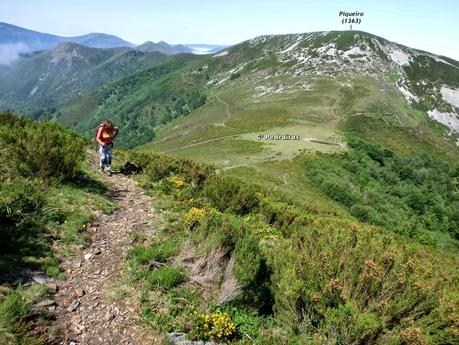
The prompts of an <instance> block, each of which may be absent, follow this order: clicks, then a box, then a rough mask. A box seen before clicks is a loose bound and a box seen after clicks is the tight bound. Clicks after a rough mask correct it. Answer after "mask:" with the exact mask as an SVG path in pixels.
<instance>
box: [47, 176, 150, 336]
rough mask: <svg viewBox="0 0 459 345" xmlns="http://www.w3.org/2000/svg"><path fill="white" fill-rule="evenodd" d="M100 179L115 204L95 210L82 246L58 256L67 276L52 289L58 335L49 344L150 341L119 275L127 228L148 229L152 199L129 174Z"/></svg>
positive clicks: (127, 245) (129, 243)
mask: <svg viewBox="0 0 459 345" xmlns="http://www.w3.org/2000/svg"><path fill="white" fill-rule="evenodd" d="M104 179H105V180H106V183H107V186H108V189H109V191H108V193H109V196H110V198H111V200H112V201H113V202H114V203H116V205H117V209H116V210H115V211H114V212H113V213H112V214H108V215H107V214H99V215H98V219H97V223H94V224H92V225H91V226H90V227H89V228H88V231H90V232H91V240H90V243H89V244H88V246H87V247H83V248H81V249H80V250H79V252H78V253H76V255H75V256H73V257H71V258H70V259H68V261H65V262H63V265H62V268H63V269H64V270H65V272H66V276H67V279H66V280H65V281H64V282H62V283H61V284H59V286H58V288H59V289H58V291H57V293H56V295H55V303H56V304H57V307H56V310H55V316H56V325H57V330H58V335H59V340H58V341H56V342H55V343H54V344H65V345H68V344H72V345H77V344H78V345H80V344H81V345H83V344H88V345H89V344H91V345H98V344H131V345H137V344H153V343H154V340H153V339H150V338H149V336H148V335H147V334H146V332H145V331H144V330H143V329H142V327H141V325H140V320H139V316H138V314H139V310H138V309H139V307H138V305H136V303H137V302H136V301H137V300H138V299H137V298H135V297H134V296H132V295H135V294H136V291H135V289H133V288H132V287H129V286H128V285H126V284H123V283H122V279H120V272H121V270H122V267H123V263H124V262H125V258H126V255H127V252H128V249H129V248H130V247H131V246H132V236H131V234H132V233H133V232H136V233H143V234H148V233H151V232H152V231H153V219H154V214H153V213H152V211H151V210H152V202H151V199H150V198H149V197H148V196H146V195H145V194H144V193H143V191H142V190H141V189H140V188H139V187H137V186H136V184H135V182H134V181H133V180H132V179H131V178H129V177H126V176H123V175H119V174H115V175H113V176H111V177H108V176H107V177H106V178H105V177H104ZM120 295H121V297H120Z"/></svg>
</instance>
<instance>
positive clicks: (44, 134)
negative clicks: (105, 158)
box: [0, 113, 85, 180]
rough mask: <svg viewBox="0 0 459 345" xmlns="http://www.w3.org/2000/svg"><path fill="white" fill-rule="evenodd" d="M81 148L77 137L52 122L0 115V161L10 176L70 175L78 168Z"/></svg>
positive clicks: (82, 145)
mask: <svg viewBox="0 0 459 345" xmlns="http://www.w3.org/2000/svg"><path fill="white" fill-rule="evenodd" d="M84 148H85V141H84V140H83V139H82V138H81V137H80V136H78V135H77V134H76V133H75V132H73V131H72V130H69V129H65V128H62V127H61V126H59V125H58V124H56V123H51V122H34V121H31V120H25V119H18V118H15V117H14V116H13V115H12V114H10V113H2V114H0V162H2V164H4V165H5V164H7V167H8V175H9V176H10V177H14V176H17V175H18V174H19V175H21V176H23V177H39V178H44V179H51V178H53V179H57V180H62V179H68V178H71V177H73V176H75V174H76V172H77V171H78V170H79V167H80V164H81V162H82V160H83V158H84V155H85V151H84ZM4 169H5V166H4V167H3V169H2V170H4ZM3 173H5V171H3Z"/></svg>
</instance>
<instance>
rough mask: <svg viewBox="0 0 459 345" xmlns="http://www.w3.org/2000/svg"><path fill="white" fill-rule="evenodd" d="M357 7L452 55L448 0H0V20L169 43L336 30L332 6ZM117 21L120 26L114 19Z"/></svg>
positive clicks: (369, 24) (402, 39)
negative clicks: (66, 0)
mask: <svg viewBox="0 0 459 345" xmlns="http://www.w3.org/2000/svg"><path fill="white" fill-rule="evenodd" d="M341 10H343V11H362V12H364V16H363V18H362V24H361V25H354V27H353V29H355V30H361V31H366V32H369V33H372V34H375V35H378V36H381V37H383V38H386V39H388V40H390V41H394V42H397V43H400V44H403V45H406V46H409V47H412V48H416V49H421V50H425V51H429V52H431V53H434V54H438V55H444V56H447V57H450V58H453V59H456V60H459V47H457V45H455V44H453V42H452V39H453V37H457V36H458V35H459V26H458V25H457V24H456V21H457V20H456V18H455V16H456V15H455V14H456V13H459V3H458V2H455V1H452V0H440V1H423V2H416V1H405V2H403V3H400V2H398V1H395V0H388V1H385V2H384V3H381V2H379V1H373V2H370V1H362V0H358V1H349V0H345V1H338V0H332V1H327V2H324V1H317V0H314V1H308V2H306V1H298V0H290V1H282V2H281V1H272V0H268V1H263V2H261V1H252V2H250V3H244V2H242V1H241V0H235V1H233V2H231V3H215V2H211V1H209V0H203V1H179V0H173V1H162V0H161V1H154V2H152V1H146V0H133V1H130V2H129V3H127V2H124V1H107V0H102V1H98V2H97V3H94V2H90V1H88V0H83V1H79V2H78V3H62V2H58V1H56V0H43V1H37V0H32V1H24V0H16V1H8V0H7V1H4V2H2V3H0V21H2V22H6V23H9V24H13V25H17V26H20V27H24V28H26V29H30V30H34V31H39V32H44V33H50V34H55V35H60V36H81V35H84V34H88V33H92V32H98V33H105V34H110V35H115V36H118V37H120V38H122V39H124V40H126V41H129V42H132V43H134V44H142V43H144V42H146V41H153V42H158V41H166V42H168V43H171V44H180V43H181V44H212V45H233V44H237V43H239V42H242V41H244V40H247V39H250V38H253V37H256V36H260V35H273V34H293V33H304V32H312V31H335V30H337V31H343V30H346V29H348V28H349V25H343V24H342V23H341V19H340V18H339V17H338V13H339V11H341ZM120 23H122V25H119V24H120Z"/></svg>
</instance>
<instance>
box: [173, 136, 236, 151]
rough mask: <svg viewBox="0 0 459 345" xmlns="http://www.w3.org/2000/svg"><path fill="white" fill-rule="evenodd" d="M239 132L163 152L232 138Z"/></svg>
mask: <svg viewBox="0 0 459 345" xmlns="http://www.w3.org/2000/svg"><path fill="white" fill-rule="evenodd" d="M241 134H243V133H241ZM241 134H230V135H225V136H223V137H218V138H213V139H209V140H204V141H200V142H198V143H193V144H188V145H185V146H180V147H176V148H173V149H170V150H165V151H164V152H173V151H178V150H183V149H186V148H188V147H193V146H197V145H202V144H207V143H211V142H212V141H217V140H222V139H227V138H233V137H239V136H241Z"/></svg>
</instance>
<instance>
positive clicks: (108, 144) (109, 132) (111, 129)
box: [96, 120, 119, 175]
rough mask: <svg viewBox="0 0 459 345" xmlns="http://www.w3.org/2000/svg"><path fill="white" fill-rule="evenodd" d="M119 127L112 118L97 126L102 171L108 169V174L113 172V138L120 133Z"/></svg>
mask: <svg viewBox="0 0 459 345" xmlns="http://www.w3.org/2000/svg"><path fill="white" fill-rule="evenodd" d="M118 132H119V128H118V127H115V125H114V123H113V122H112V121H110V120H106V121H104V122H102V123H101V124H100V125H99V127H98V128H97V133H96V140H97V142H98V143H99V153H100V161H99V167H100V172H104V171H106V172H107V174H109V175H111V174H112V149H113V139H115V137H116V136H117V135H118Z"/></svg>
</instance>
